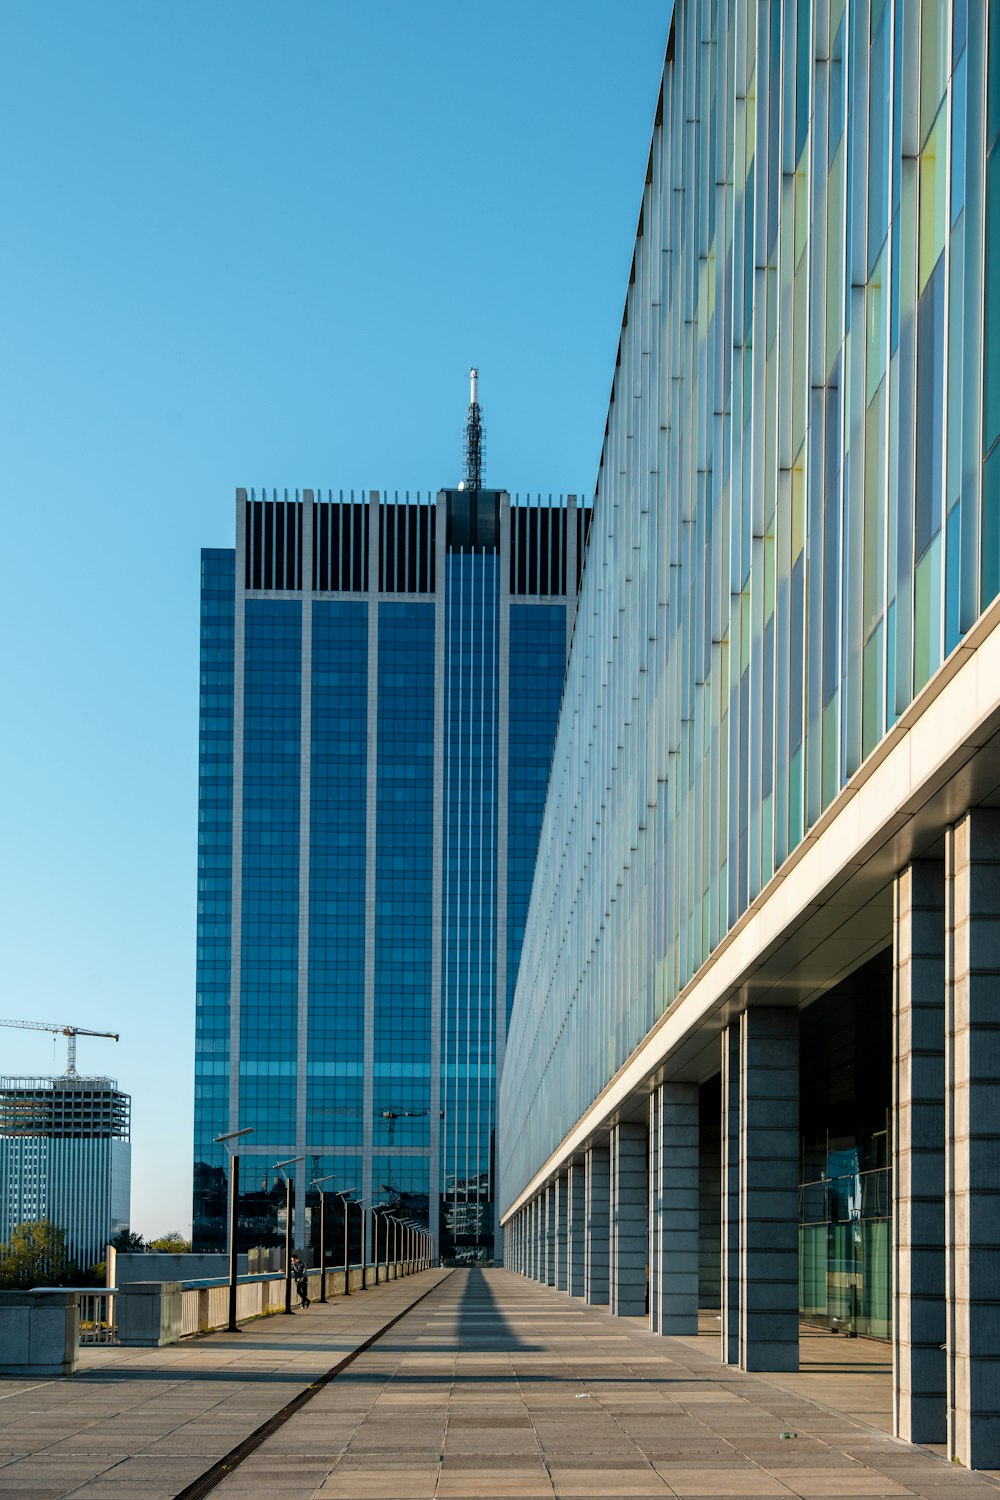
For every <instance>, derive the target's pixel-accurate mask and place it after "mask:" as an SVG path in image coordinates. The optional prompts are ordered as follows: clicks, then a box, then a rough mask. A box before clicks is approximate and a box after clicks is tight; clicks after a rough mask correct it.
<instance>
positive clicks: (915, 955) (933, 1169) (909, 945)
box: [892, 861, 948, 1443]
mask: <svg viewBox="0 0 1000 1500" xmlns="http://www.w3.org/2000/svg"><path fill="white" fill-rule="evenodd" d="M944 996H945V974H944V866H943V865H942V864H937V863H934V862H930V861H927V862H922V863H919V864H913V865H909V866H908V867H907V868H906V869H905V870H903V872H902V874H901V875H899V876H898V878H897V879H896V881H895V884H894V888H893V1019H892V1035H893V1060H892V1220H893V1244H892V1261H893V1278H892V1281H893V1304H892V1327H893V1351H892V1363H893V1381H892V1384H893V1405H892V1411H893V1419H892V1420H893V1428H892V1430H893V1435H894V1436H895V1437H899V1438H903V1439H904V1441H906V1442H908V1443H943V1442H944V1441H945V1439H946V1437H947V1425H948V1424H947V1410H946V1387H947V1360H946V1358H945V1352H944V1349H943V1347H942V1346H943V1344H944V1342H945V1334H946V1320H945V1300H944V1288H945V1269H944V1268H945V1255H944V1008H945V1007H944Z"/></svg>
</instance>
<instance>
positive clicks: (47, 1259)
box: [0, 1219, 69, 1291]
mask: <svg viewBox="0 0 1000 1500" xmlns="http://www.w3.org/2000/svg"><path fill="white" fill-rule="evenodd" d="M68 1271H69V1261H68V1258H67V1255H66V1235H65V1233H64V1231H63V1230H62V1229H60V1228H59V1226H58V1224H51V1223H50V1222H49V1221H48V1219H37V1220H35V1221H34V1222H30V1223H26V1224H18V1225H17V1227H16V1228H15V1230H14V1232H13V1234H12V1235H11V1237H10V1239H9V1240H8V1241H7V1243H6V1245H2V1244H0V1286H5V1287H8V1288H11V1289H12V1290H16V1291H26V1290H27V1289H28V1288H30V1287H33V1286H59V1284H60V1283H61V1282H65V1281H66V1279H67V1274H68Z"/></svg>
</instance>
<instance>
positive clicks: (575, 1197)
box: [566, 1162, 587, 1297]
mask: <svg viewBox="0 0 1000 1500" xmlns="http://www.w3.org/2000/svg"><path fill="white" fill-rule="evenodd" d="M586 1186H587V1184H586V1172H585V1170H584V1166H583V1163H582V1162H571V1163H570V1165H569V1167H568V1168H567V1170H566V1290H567V1292H569V1294H570V1296H571V1297H582V1296H583V1294H584V1270H585V1263H586V1253H585V1248H584V1247H585V1244H586V1233H585V1230H586V1226H587V1210H586Z"/></svg>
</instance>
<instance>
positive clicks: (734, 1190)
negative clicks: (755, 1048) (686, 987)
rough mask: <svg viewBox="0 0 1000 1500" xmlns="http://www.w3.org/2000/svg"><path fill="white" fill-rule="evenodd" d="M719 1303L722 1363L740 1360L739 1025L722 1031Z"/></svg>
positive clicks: (736, 1023)
mask: <svg viewBox="0 0 1000 1500" xmlns="http://www.w3.org/2000/svg"><path fill="white" fill-rule="evenodd" d="M721 1131H722V1144H721V1157H722V1194H721V1220H722V1222H721V1236H722V1254H721V1257H720V1273H721V1287H720V1307H721V1311H722V1351H721V1359H722V1363H723V1364H725V1365H738V1364H739V1362H740V1029H739V1023H738V1022H734V1023H733V1024H732V1025H731V1026H727V1027H726V1028H725V1030H724V1031H723V1033H722V1119H721Z"/></svg>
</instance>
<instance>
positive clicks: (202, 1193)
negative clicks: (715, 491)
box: [194, 488, 589, 1260]
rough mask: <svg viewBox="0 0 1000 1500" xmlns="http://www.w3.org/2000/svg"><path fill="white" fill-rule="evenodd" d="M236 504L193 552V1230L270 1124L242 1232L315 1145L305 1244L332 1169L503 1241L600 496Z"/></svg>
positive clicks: (300, 1197)
mask: <svg viewBox="0 0 1000 1500" xmlns="http://www.w3.org/2000/svg"><path fill="white" fill-rule="evenodd" d="M236 510H237V514H236V531H237V545H236V548H235V551H234V550H230V549H222V550H206V551H205V552H204V553H203V555H202V604H201V612H202V628H201V737H200V801H199V892H198V1004H197V1052H196V1102H195V1188H194V1235H195V1247H196V1249H199V1250H213V1249H214V1250H217V1249H222V1248H224V1245H225V1239H226V1217H225V1203H226V1190H227V1189H226V1182H227V1166H226V1157H225V1154H224V1148H223V1147H221V1146H217V1145H214V1144H213V1137H215V1136H216V1135H219V1134H222V1133H223V1132H225V1131H227V1130H235V1129H242V1128H245V1127H247V1126H252V1127H253V1129H254V1135H253V1136H251V1137H249V1138H248V1141H247V1142H246V1143H243V1145H242V1148H241V1154H242V1158H243V1171H242V1175H241V1205H240V1237H241V1241H242V1242H243V1244H244V1246H249V1245H253V1244H267V1243H271V1242H277V1241H278V1239H279V1238H280V1237H281V1235H282V1234H283V1213H284V1201H285V1189H284V1183H283V1180H282V1179H281V1177H280V1175H277V1176H276V1174H275V1172H274V1170H273V1164H274V1163H275V1162H277V1161H280V1160H283V1159H286V1158H289V1157H293V1156H302V1157H304V1158H305V1160H304V1161H303V1162H302V1163H300V1164H299V1165H298V1166H297V1168H296V1175H295V1199H296V1203H297V1205H298V1206H299V1207H298V1209H297V1210H296V1222H295V1237H296V1241H297V1242H298V1243H299V1244H300V1245H302V1246H303V1247H305V1246H306V1245H309V1244H311V1243H312V1242H313V1241H314V1240H316V1239H317V1238H318V1226H317V1225H316V1224H315V1223H314V1214H313V1208H314V1206H315V1204H316V1202H317V1201H318V1199H317V1195H316V1194H315V1193H313V1192H311V1191H310V1188H309V1184H310V1183H311V1182H312V1181H313V1180H314V1179H316V1178H322V1177H327V1176H331V1174H332V1180H331V1181H330V1182H328V1183H327V1184H326V1187H327V1190H328V1191H329V1190H330V1189H333V1188H341V1189H344V1190H348V1189H350V1190H353V1191H354V1193H355V1195H356V1196H357V1197H358V1198H361V1199H363V1200H365V1201H367V1202H368V1203H377V1204H385V1205H386V1206H387V1207H388V1208H389V1210H390V1211H405V1213H406V1215H407V1216H413V1217H415V1218H418V1219H420V1220H421V1221H425V1222H428V1223H429V1224H430V1227H431V1230H432V1233H433V1234H434V1235H435V1236H437V1237H439V1241H440V1251H441V1253H442V1254H443V1255H445V1256H448V1257H455V1258H458V1259H460V1260H462V1259H465V1260H477V1259H478V1260H485V1259H491V1258H492V1257H493V1254H494V1234H495V1213H494V1202H495V1189H494V1178H495V1174H494V1159H493V1158H494V1128H495V1103H496V1078H497V1074H498V1069H499V1065H500V1063H501V1061H502V1058H503V1051H504V1046H505V1042H506V1031H507V1017H508V1011H509V1006H510V1003H511V1001H512V999H513V986H514V979H515V976H516V972H517V964H518V959H519V956H520V947H521V938H522V934H523V930H524V921H525V914H526V910H527V904H528V896H529V892H530V883H531V875H532V871H533V869H534V860H535V851H536V848H537V843H538V835H539V830H540V827H541V817H542V809H543V805H544V800H545V790H546V785H547V781H548V772H549V764H550V761H551V754H552V746H553V742H554V738H555V727H556V719H557V715H558V710H559V702H560V696H561V692H562V685H563V678H564V675H565V668H566V658H567V652H568V646H569V639H570V636H571V633H572V628H573V620H574V614H575V599H576V594H577V589H578V584H579V577H580V573H581V570H582V562H583V551H584V546H585V539H586V532H585V521H586V517H587V515H588V514H589V512H587V511H585V510H584V509H583V508H581V507H578V506H577V504H576V501H575V498H574V497H573V496H570V497H569V498H568V500H557V501H555V502H553V501H551V500H550V501H546V502H542V501H536V500H530V499H529V500H521V499H516V498H515V499H514V500H513V501H511V499H510V497H509V496H508V495H507V494H506V493H505V492H501V491H497V490H485V489H473V490H470V489H467V488H463V489H457V490H444V491H441V492H440V493H439V494H438V495H437V496H436V497H435V498H431V497H429V496H428V497H427V498H426V499H421V498H420V497H418V498H417V500H416V501H411V500H410V499H409V497H407V498H406V499H404V500H400V499H398V498H394V499H391V500H390V499H387V498H383V497H380V496H379V494H378V493H377V492H374V491H373V492H371V493H370V494H364V495H362V496H361V497H360V498H355V497H354V496H353V495H352V496H350V497H347V498H345V497H344V496H342V495H341V496H339V497H332V496H328V497H327V498H326V499H323V498H321V497H320V496H319V495H318V493H314V492H312V491H308V490H307V491H304V492H303V493H302V494H301V495H296V496H294V497H293V498H291V499H289V498H288V497H287V496H286V497H284V498H278V497H277V496H276V495H275V496H270V497H268V496H263V497H261V498H257V497H256V496H255V495H254V494H253V492H251V493H250V495H249V496H248V495H247V494H246V492H245V491H239V492H238V494H237V507H236ZM329 1204H330V1200H329V1199H328V1207H329ZM329 1211H330V1212H331V1214H332V1211H333V1210H332V1208H330V1209H329ZM338 1212H340V1213H342V1210H340V1209H339V1205H338ZM359 1220H360V1216H359V1215H357V1214H352V1215H351V1216H350V1226H351V1232H352V1234H355V1235H356V1234H357V1233H358V1232H359V1231H358V1222H359ZM342 1222H343V1221H342V1219H341V1220H340V1223H341V1224H342ZM332 1238H333V1236H332V1235H331V1236H330V1237H329V1238H328V1243H329V1242H330V1240H331V1239H332ZM334 1242H335V1243H340V1242H341V1241H340V1239H339V1234H338V1236H337V1237H336V1240H335V1241H334ZM359 1253H360V1245H359V1244H358V1243H356V1242H355V1243H354V1245H353V1246H352V1254H354V1255H356V1254H359Z"/></svg>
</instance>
